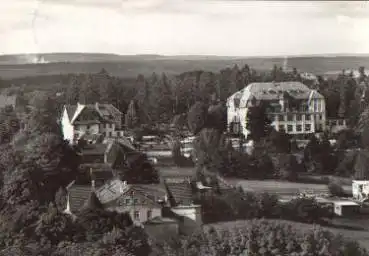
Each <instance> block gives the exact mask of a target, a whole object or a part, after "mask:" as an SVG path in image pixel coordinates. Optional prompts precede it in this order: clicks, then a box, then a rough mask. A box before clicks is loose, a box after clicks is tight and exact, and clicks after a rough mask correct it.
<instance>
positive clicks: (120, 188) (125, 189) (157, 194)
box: [96, 179, 167, 204]
mask: <svg viewBox="0 0 369 256" xmlns="http://www.w3.org/2000/svg"><path fill="white" fill-rule="evenodd" d="M130 191H134V192H135V193H138V194H140V195H142V196H144V197H146V198H147V199H149V200H150V201H152V202H153V203H154V204H158V200H160V199H161V200H163V199H164V198H165V196H166V194H167V192H166V190H165V188H164V187H163V186H162V185H161V184H150V185H141V184H127V183H125V182H123V181H121V180H120V179H113V180H110V181H109V182H107V183H106V184H105V185H103V186H102V187H100V188H99V189H98V190H96V193H97V195H98V198H99V199H100V201H101V202H102V203H103V204H107V203H110V202H112V201H115V200H117V199H118V198H120V197H121V196H123V195H125V194H126V193H129V192H130Z"/></svg>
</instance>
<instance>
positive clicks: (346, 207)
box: [333, 201, 360, 217]
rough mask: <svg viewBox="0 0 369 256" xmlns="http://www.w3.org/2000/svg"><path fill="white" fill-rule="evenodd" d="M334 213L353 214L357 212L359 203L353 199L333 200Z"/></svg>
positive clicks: (342, 215)
mask: <svg viewBox="0 0 369 256" xmlns="http://www.w3.org/2000/svg"><path fill="white" fill-rule="evenodd" d="M333 205H334V213H335V214H336V215H338V216H341V217H347V216H353V215H356V214H358V213H359V210H360V205H359V204H357V203H355V202H353V201H334V202H333Z"/></svg>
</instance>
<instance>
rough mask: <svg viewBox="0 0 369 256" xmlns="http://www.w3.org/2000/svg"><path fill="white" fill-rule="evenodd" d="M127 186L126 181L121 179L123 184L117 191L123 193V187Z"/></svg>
mask: <svg viewBox="0 0 369 256" xmlns="http://www.w3.org/2000/svg"><path fill="white" fill-rule="evenodd" d="M126 187H127V181H123V184H121V186H120V188H119V190H120V191H119V192H120V193H123V192H124V189H125V188H126Z"/></svg>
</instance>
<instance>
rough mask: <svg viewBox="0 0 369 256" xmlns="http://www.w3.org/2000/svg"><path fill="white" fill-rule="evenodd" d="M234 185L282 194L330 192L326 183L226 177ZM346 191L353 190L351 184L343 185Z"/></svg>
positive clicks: (248, 189) (256, 190) (245, 188)
mask: <svg viewBox="0 0 369 256" xmlns="http://www.w3.org/2000/svg"><path fill="white" fill-rule="evenodd" d="M226 180H227V181H228V182H229V183H230V184H232V185H234V186H241V187H242V188H243V189H244V190H245V191H252V192H268V193H275V194H278V195H280V196H290V195H296V194H298V193H300V192H303V191H309V192H313V193H317V194H326V193H328V187H327V185H325V184H305V183H294V182H283V181H276V180H262V181H259V180H241V179H226ZM343 188H344V189H345V190H346V191H351V190H352V189H351V186H347V185H345V186H343Z"/></svg>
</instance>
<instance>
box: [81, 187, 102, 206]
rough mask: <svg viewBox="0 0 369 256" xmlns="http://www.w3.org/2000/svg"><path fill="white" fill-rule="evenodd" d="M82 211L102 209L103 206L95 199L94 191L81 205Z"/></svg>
mask: <svg viewBox="0 0 369 256" xmlns="http://www.w3.org/2000/svg"><path fill="white" fill-rule="evenodd" d="M82 209H84V210H87V209H89V210H95V209H103V205H102V204H101V202H100V200H99V199H98V198H97V196H96V193H95V192H94V191H90V194H89V196H88V198H87V200H86V201H85V203H84V204H83V207H82Z"/></svg>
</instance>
